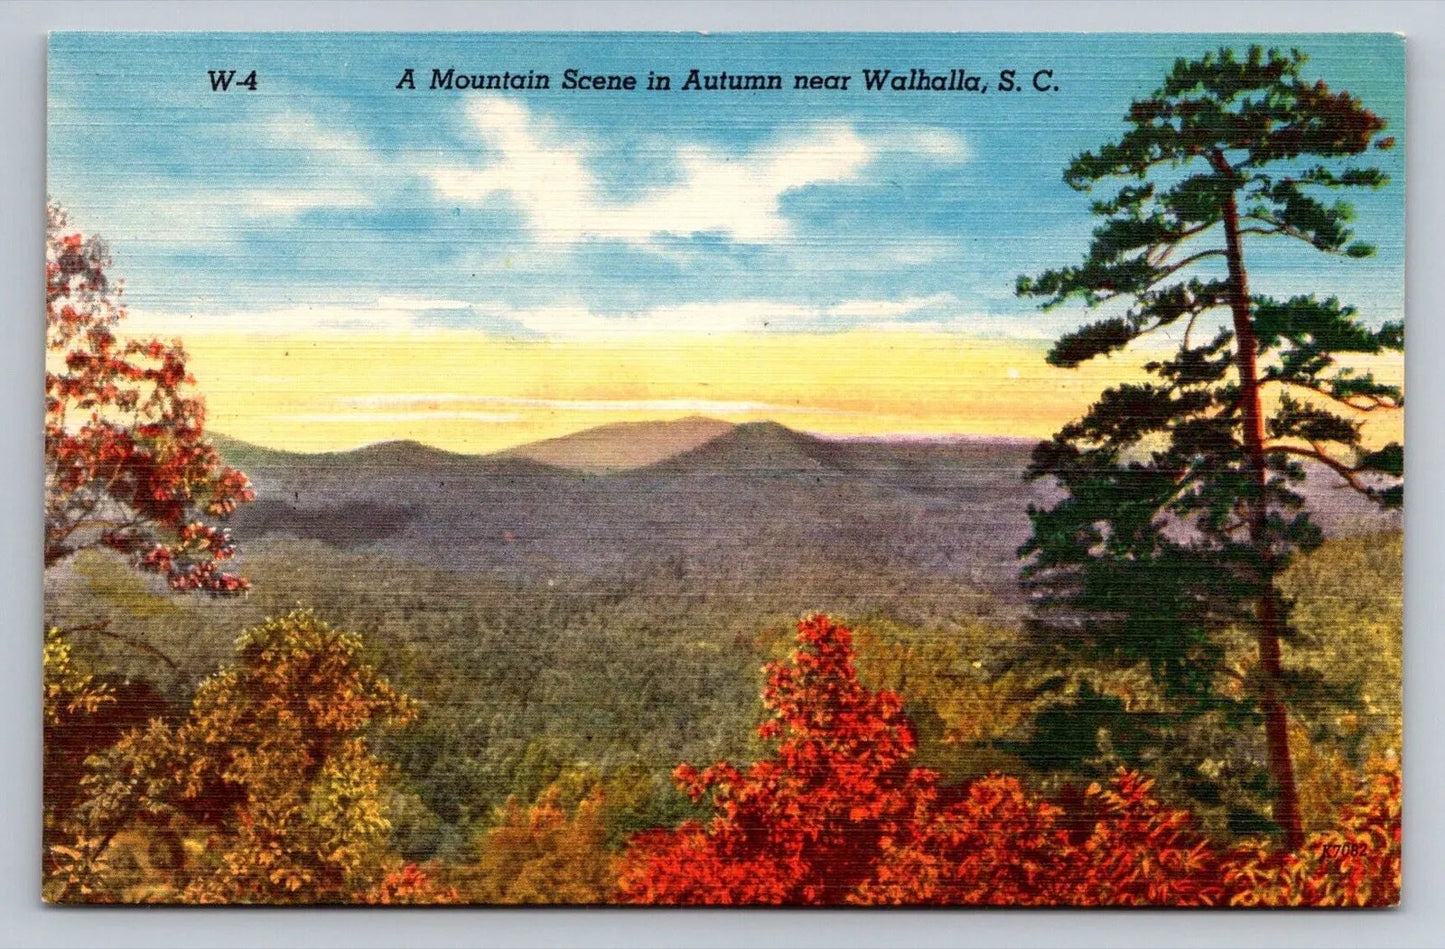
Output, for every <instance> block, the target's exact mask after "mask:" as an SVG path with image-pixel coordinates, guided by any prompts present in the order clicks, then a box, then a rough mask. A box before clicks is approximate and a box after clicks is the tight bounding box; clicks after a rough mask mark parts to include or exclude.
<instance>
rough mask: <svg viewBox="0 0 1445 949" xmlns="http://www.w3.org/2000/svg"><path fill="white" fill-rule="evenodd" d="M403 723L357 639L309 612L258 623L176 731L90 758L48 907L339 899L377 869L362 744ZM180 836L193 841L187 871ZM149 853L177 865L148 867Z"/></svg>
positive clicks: (164, 726) (146, 732) (370, 768)
mask: <svg viewBox="0 0 1445 949" xmlns="http://www.w3.org/2000/svg"><path fill="white" fill-rule="evenodd" d="M412 714H413V703H412V702H411V700H410V699H408V698H407V697H406V696H404V695H402V694H401V693H399V692H397V691H396V690H394V689H393V688H392V687H391V686H390V684H389V683H387V681H386V680H385V679H383V678H382V677H381V676H379V675H378V674H377V672H376V670H375V669H374V668H373V667H372V666H371V665H370V664H369V663H367V662H366V661H365V660H364V659H363V658H362V655H361V642H360V640H359V639H358V638H357V637H355V636H353V635H351V634H347V633H340V632H337V631H335V630H333V629H331V628H330V627H329V626H327V625H326V624H325V623H323V622H321V621H320V620H318V619H317V618H316V617H315V616H314V615H313V614H311V613H304V612H297V613H292V614H290V615H289V616H286V617H284V618H282V619H277V620H268V621H267V622H265V623H263V624H262V625H260V626H258V627H256V628H254V629H251V630H248V631H247V632H246V633H245V634H244V635H242V637H241V638H240V639H239V640H238V642H237V646H236V660H235V662H234V663H233V664H232V665H230V666H228V667H226V668H224V669H223V670H222V671H221V672H219V673H217V674H216V675H214V676H212V677H211V678H209V679H207V680H206V681H205V682H204V683H203V684H202V685H201V687H200V689H199V690H198V691H197V693H196V696H195V698H194V700H193V701H192V703H191V708H190V711H189V713H188V715H187V716H186V717H185V719H184V720H183V721H181V722H179V723H176V724H170V723H168V722H165V721H163V720H161V719H159V718H155V719H152V720H151V721H150V722H149V723H148V724H147V725H146V727H144V728H143V729H134V730H131V731H129V732H127V733H126V734H125V735H123V736H122V737H121V738H120V740H119V741H117V742H116V743H115V745H113V746H112V747H111V748H109V749H108V750H107V751H105V752H104V753H103V754H101V755H99V756H97V757H95V758H92V759H91V761H90V770H89V773H88V774H87V775H86V776H85V778H84V779H83V780H82V781H81V788H82V790H83V793H84V796H85V800H84V801H83V802H82V803H81V804H79V805H78V806H77V807H76V808H74V809H73V811H72V819H71V821H70V822H69V825H70V826H69V828H68V829H70V830H71V833H72V837H73V843H72V844H68V845H64V846H56V847H52V870H51V873H50V874H49V879H48V881H47V895H48V896H49V897H50V898H52V899H59V900H91V901H109V900H115V899H130V900H136V899H138V900H147V901H163V902H174V901H183V902H203V903H204V902H226V903H238V902H239V903H286V902H318V901H320V902H326V901H339V902H346V901H351V900H352V899H355V898H357V895H356V894H357V893H359V892H360V891H362V890H364V889H365V888H366V886H367V885H368V884H369V882H370V881H371V880H372V879H375V878H376V877H378V876H380V873H381V869H382V867H383V863H384V860H385V858H386V857H387V856H388V851H387V847H386V845H387V840H388V832H389V830H390V822H389V821H388V819H387V815H386V813H385V804H384V802H385V800H386V799H387V797H388V795H387V794H386V786H387V785H388V783H389V782H390V780H391V774H390V769H389V768H388V766H387V765H385V764H384V763H383V762H382V761H381V760H379V759H378V758H377V757H376V756H375V755H374V754H372V752H371V750H370V748H369V747H368V744H367V736H368V735H369V734H370V733H371V732H373V731H374V730H375V729H376V728H377V727H379V726H383V725H387V724H401V723H404V722H405V721H407V720H408V719H409V718H410V716H411V715H412ZM126 835H139V836H140V838H141V840H142V845H141V847H140V848H139V849H140V850H141V851H142V852H143V853H144V854H145V859H146V862H147V863H148V864H149V867H148V869H149V870H150V872H149V873H146V874H143V875H142V879H141V881H140V882H141V883H142V884H143V885H142V886H139V887H137V886H134V885H127V884H131V883H134V882H135V881H134V880H132V879H131V878H130V877H129V876H128V875H127V874H126V873H125V872H124V870H125V869H127V866H126V862H125V861H124V860H120V861H118V860H117V857H122V858H123V857H125V855H126V854H125V849H126V848H124V847H119V846H117V847H113V846H112V845H113V844H116V843H117V841H118V840H122V839H123V837H124V836H126ZM147 838H149V841H147ZM181 838H190V839H201V840H204V841H205V843H204V845H203V846H201V847H199V848H196V849H195V852H194V853H192V854H191V855H190V856H189V857H187V856H186V855H185V854H184V852H182V851H183V848H180V847H176V846H175V842H176V841H177V840H178V839H181ZM148 843H155V844H157V845H158V846H159V847H160V848H161V849H165V848H167V847H170V848H171V849H172V850H173V851H175V852H173V853H172V854H171V855H169V856H168V857H166V858H165V859H164V860H159V861H158V860H156V859H155V858H154V853H155V848H153V847H150V846H148V845H147V844H148ZM161 866H164V868H165V870H164V872H161V871H160V870H159V867H161ZM129 868H130V869H132V870H134V869H137V868H138V866H137V861H136V860H135V858H134V856H132V857H131V859H130V861H129ZM139 868H140V869H147V868H146V867H139ZM117 870H119V871H121V872H119V873H117V872H116V871H117Z"/></svg>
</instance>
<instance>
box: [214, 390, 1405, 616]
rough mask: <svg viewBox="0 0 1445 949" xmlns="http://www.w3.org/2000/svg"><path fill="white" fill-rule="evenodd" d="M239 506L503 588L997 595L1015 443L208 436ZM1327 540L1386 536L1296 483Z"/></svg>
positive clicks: (1013, 530) (239, 522) (1006, 585)
mask: <svg viewBox="0 0 1445 949" xmlns="http://www.w3.org/2000/svg"><path fill="white" fill-rule="evenodd" d="M215 442H216V445H217V447H218V448H219V449H220V450H221V452H222V454H223V455H224V457H225V459H226V461H227V463H229V464H232V465H235V466H237V467H239V468H241V469H242V470H244V471H245V472H246V473H247V474H248V475H249V476H250V478H251V479H252V481H253V482H254V484H255V486H256V491H257V498H256V500H255V501H254V502H253V503H251V504H248V505H243V506H242V507H241V508H240V509H239V510H238V511H237V512H236V514H235V516H234V517H233V518H232V519H231V521H230V526H231V527H232V529H233V531H234V533H235V535H236V536H237V537H238V538H239V539H244V540H246V541H254V540H258V539H260V538H262V537H277V538H282V537H289V538H297V539H310V540H316V541H320V542H322V543H325V544H328V545H331V546H333V547H337V548H340V549H343V550H349V551H360V552H370V553H376V554H385V555H390V556H395V557H400V558H404V559H406V560H409V561H414V562H417V563H420V564H425V565H428V566H434V567H443V568H447V569H454V570H464V571H481V572H485V573H491V574H498V575H501V576H510V577H515V578H518V579H520V578H523V577H527V578H532V579H537V578H557V579H561V578H568V579H596V578H603V579H605V578H610V577H621V576H624V575H627V574H630V573H632V572H635V571H637V570H647V569H649V568H650V567H656V566H657V565H661V564H667V565H668V566H669V569H672V570H676V571H681V572H683V573H685V574H697V575H705V576H707V577H708V578H709V579H710V580H712V581H716V580H718V579H720V578H732V579H734V580H737V581H739V582H744V581H747V580H749V579H757V578H760V577H774V578H775V577H779V576H787V575H797V574H807V573H809V572H815V571H817V570H826V572H828V573H829V574H832V575H838V574H840V573H841V574H845V575H854V576H857V577H858V578H860V579H861V578H868V577H871V576H875V575H879V574H890V575H900V574H901V575H920V574H922V575H935V576H949V577H953V578H956V579H960V580H965V581H967V582H968V583H970V584H971V585H974V586H978V587H983V588H987V589H989V590H991V591H992V592H994V593H995V594H996V595H1002V596H1004V597H1005V598H1011V597H1012V596H1013V595H1015V593H1014V588H1015V587H1016V582H1015V578H1016V576H1017V558H1016V551H1017V549H1018V547H1019V545H1020V544H1021V543H1023V541H1024V540H1025V538H1026V537H1027V536H1028V529H1029V522H1028V515H1027V511H1028V508H1029V505H1030V504H1040V503H1044V502H1046V501H1048V500H1049V499H1050V497H1051V492H1052V490H1053V489H1052V486H1051V485H1050V484H1049V483H1048V482H1047V481H1034V482H1029V481H1027V480H1026V479H1025V470H1026V468H1027V465H1028V460H1029V455H1030V452H1031V450H1032V448H1033V446H1034V444H1035V442H1034V441H1033V440H1031V439H1025V438H999V437H982V436H954V437H935V438H909V437H893V438H888V437H883V438H874V437H869V438H844V439H838V438H822V437H817V436H814V435H809V434H806V433H803V432H799V431H794V430H792V429H789V428H786V427H784V426H782V425H779V424H776V423H774V422H749V423H744V424H730V423H728V422H723V421H719V420H717V419H711V418H704V417H700V416H693V417H688V418H683V419H678V420H674V421H656V422H640V423H634V422H624V423H616V424H611V425H604V426H600V427H596V428H591V429H586V430H584V431H581V432H577V433H575V434H572V435H568V436H564V437H561V438H555V439H549V440H545V441H539V442H534V443H530V444H526V445H522V446H518V447H515V448H511V449H508V450H505V451H502V452H498V453H494V454H489V455H461V454H454V453H450V452H446V451H442V450H440V449H436V448H430V447H427V446H424V445H421V444H418V443H416V442H410V441H393V442H386V443H381V444H375V445H369V446H366V447H363V448H358V449H356V450H354V451H347V452H335V453H326V454H314V455H304V454H293V453H287V452H279V451H273V450H270V449H264V448H259V447H256V446H253V445H249V444H245V443H242V442H238V441H236V440H234V439H229V438H226V437H224V436H218V437H217V438H216V439H215ZM1311 483H1312V493H1313V494H1315V495H1317V497H1316V498H1314V499H1313V500H1315V502H1316V508H1317V510H1319V511H1320V512H1321V521H1322V523H1323V524H1324V526H1325V528H1326V530H1327V532H1330V533H1362V532H1368V531H1371V530H1379V529H1391V528H1397V527H1398V516H1395V517H1394V518H1393V519H1392V518H1391V517H1389V516H1387V515H1382V514H1378V513H1375V512H1374V511H1372V510H1371V509H1370V508H1369V507H1368V506H1367V505H1365V504H1364V503H1361V502H1360V501H1359V500H1358V499H1357V496H1355V495H1354V493H1353V492H1349V491H1335V490H1332V489H1331V488H1330V486H1329V480H1328V478H1327V477H1319V478H1314V479H1311Z"/></svg>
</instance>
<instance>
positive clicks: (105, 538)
mask: <svg viewBox="0 0 1445 949" xmlns="http://www.w3.org/2000/svg"><path fill="white" fill-rule="evenodd" d="M47 210H48V227H47V230H46V254H45V322H46V333H45V347H46V360H45V565H46V566H47V567H49V566H51V565H52V564H56V563H59V562H60V561H62V560H64V559H65V558H67V557H69V556H71V555H72V554H74V553H76V552H77V551H79V550H83V549H86V548H90V547H108V548H111V549H113V550H117V551H120V552H121V553H124V554H127V555H129V556H130V557H131V558H133V560H134V562H135V563H136V565H137V566H138V567H140V568H141V569H145V570H150V571H153V572H156V573H160V574H163V575H164V576H165V577H166V579H167V581H168V582H169V583H170V585H171V587H172V588H173V589H177V590H195V589H199V590H206V591H208V592H211V593H235V592H239V591H241V590H244V589H246V586H247V584H246V581H245V580H244V579H242V578H241V577H239V576H237V575H235V574H232V573H225V572H222V570H221V569H220V564H221V563H222V562H223V561H225V560H227V559H229V558H230V557H231V556H232V555H233V554H234V553H235V548H234V546H233V545H232V542H231V538H230V535H229V533H228V532H227V531H226V530H224V529H223V528H220V527H217V526H215V524H214V523H208V521H213V520H214V519H217V518H224V517H225V516H226V515H228V514H230V513H231V512H232V511H233V510H234V509H235V508H236V506H237V505H238V504H240V503H242V502H245V501H249V500H251V499H252V497H253V496H254V494H253V492H252V490H251V485H250V482H249V481H248V480H247V479H246V476H245V475H243V474H242V473H241V472H239V471H236V470H234V469H232V468H228V467H226V466H224V465H223V464H221V461H220V456H219V455H218V454H217V452H216V449H215V448H214V447H212V446H211V445H210V444H209V443H208V442H207V441H206V439H205V433H204V430H203V423H204V421H205V406H204V403H203V401H202V399H201V398H200V397H199V396H197V395H195V394H194V393H193V392H192V391H191V389H190V387H191V386H193V385H194V384H195V380H194V379H192V378H191V376H190V375H189V374H188V373H187V372H186V354H185V351H184V350H183V349H182V348H181V345H180V343H179V342H174V341H173V342H170V343H165V342H162V341H160V340H155V339H151V340H138V339H133V340H122V339H121V338H120V337H118V336H117V335H116V332H115V330H116V326H117V324H118V323H120V321H121V320H123V319H124V318H125V310H124V308H123V307H121V306H120V304H119V302H118V299H119V296H120V292H121V291H120V287H119V285H118V284H115V283H113V282H112V281H111V280H110V278H109V277H108V276H107V274H106V270H107V268H108V267H109V266H110V259H109V257H108V256H107V253H106V248H105V245H104V244H103V243H102V242H101V241H100V240H99V239H97V238H95V237H88V238H87V237H85V236H83V235H81V234H79V233H76V232H74V231H72V230H71V229H70V227H69V224H68V221H67V218H66V214H65V212H64V210H62V209H61V208H60V207H59V206H57V205H54V204H52V205H50V206H49V207H48V209H47Z"/></svg>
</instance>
